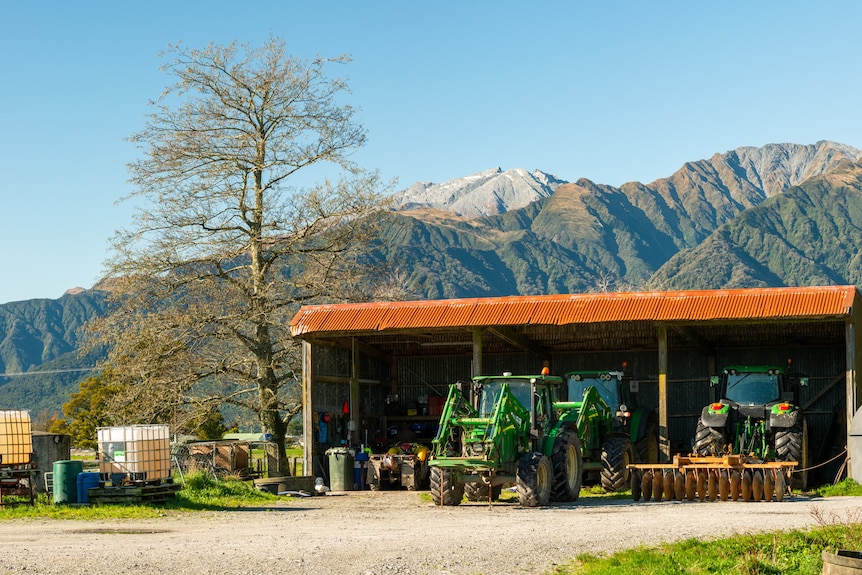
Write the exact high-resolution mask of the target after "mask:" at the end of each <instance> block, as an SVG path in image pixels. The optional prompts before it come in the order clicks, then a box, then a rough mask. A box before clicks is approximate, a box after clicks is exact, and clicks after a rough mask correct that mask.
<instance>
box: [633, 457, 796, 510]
mask: <svg viewBox="0 0 862 575" xmlns="http://www.w3.org/2000/svg"><path fill="white" fill-rule="evenodd" d="M797 465H798V462H796V461H769V462H764V461H762V460H758V459H753V458H748V457H745V456H742V455H726V456H720V457H685V456H680V455H676V456H674V458H673V461H672V462H671V463H649V464H645V463H642V464H634V465H629V470H630V471H631V488H632V499H634V500H635V501H641V500H643V501H662V500H664V501H728V500H730V501H773V499H774V500H775V501H783V500H784V497H785V496H787V495H790V494H791V492H790V481H789V476H790V474H791V473H792V472H793V469H794V468H795V467H796V466H797Z"/></svg>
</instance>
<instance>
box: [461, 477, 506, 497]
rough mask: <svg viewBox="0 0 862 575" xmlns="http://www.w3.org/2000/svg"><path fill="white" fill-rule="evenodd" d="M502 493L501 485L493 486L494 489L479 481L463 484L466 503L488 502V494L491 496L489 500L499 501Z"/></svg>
mask: <svg viewBox="0 0 862 575" xmlns="http://www.w3.org/2000/svg"><path fill="white" fill-rule="evenodd" d="M502 492H503V486H502V485H495V486H494V487H489V486H487V485H485V484H484V483H482V482H481V481H472V482H470V483H465V484H464V495H466V496H467V501H488V500H489V497H488V494H489V493H490V495H491V497H490V500H491V501H497V500H498V499H500V494H501V493H502Z"/></svg>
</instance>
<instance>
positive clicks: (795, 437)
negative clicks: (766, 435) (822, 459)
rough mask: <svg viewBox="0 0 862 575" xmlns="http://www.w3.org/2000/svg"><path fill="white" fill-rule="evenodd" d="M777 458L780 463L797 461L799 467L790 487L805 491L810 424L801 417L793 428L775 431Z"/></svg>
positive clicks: (794, 473) (792, 476)
mask: <svg viewBox="0 0 862 575" xmlns="http://www.w3.org/2000/svg"><path fill="white" fill-rule="evenodd" d="M775 457H776V459H777V460H778V461H797V462H799V466H798V467H797V468H796V470H794V472H793V474H792V475H791V476H790V479H791V481H790V485H791V487H793V488H794V489H798V490H803V489H806V488H807V487H808V471H807V470H806V468H807V467H808V424H807V422H806V421H805V419H803V418H802V417H800V418H799V419H798V420H797V421H796V423H795V424H794V425H793V427H790V428H787V429H778V430H776V431H775Z"/></svg>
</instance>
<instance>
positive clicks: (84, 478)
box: [77, 471, 99, 503]
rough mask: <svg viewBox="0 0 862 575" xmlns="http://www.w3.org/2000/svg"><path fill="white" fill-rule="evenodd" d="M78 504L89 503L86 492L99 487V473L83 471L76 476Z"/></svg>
mask: <svg viewBox="0 0 862 575" xmlns="http://www.w3.org/2000/svg"><path fill="white" fill-rule="evenodd" d="M77 485H78V503H89V502H90V496H89V494H88V493H87V490H88V489H90V488H91V487H98V486H99V473H98V472H93V471H84V472H83V473H79V474H78V479H77Z"/></svg>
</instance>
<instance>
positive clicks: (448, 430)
mask: <svg viewBox="0 0 862 575" xmlns="http://www.w3.org/2000/svg"><path fill="white" fill-rule="evenodd" d="M476 415H477V413H476V410H475V409H473V406H472V405H470V402H468V401H467V398H465V397H464V395H463V394H462V393H461V391H460V390H459V389H458V385H457V384H453V385H450V386H449V395H448V396H447V397H446V403H445V404H443V411H442V414H441V415H440V426H439V428H438V429H437V435H436V436H435V437H434V439H433V440H432V442H431V443H432V444H433V449H432V451H433V454H434V455H436V456H444V455H446V452H447V448H446V445H447V444H450V443H451V444H452V445H458V444H459V443H460V438H458V437H454V436H455V435H456V434H457V433H458V430H459V428H460V426H459V424H458V422H459V420H461V419H464V418H471V417H476Z"/></svg>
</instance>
